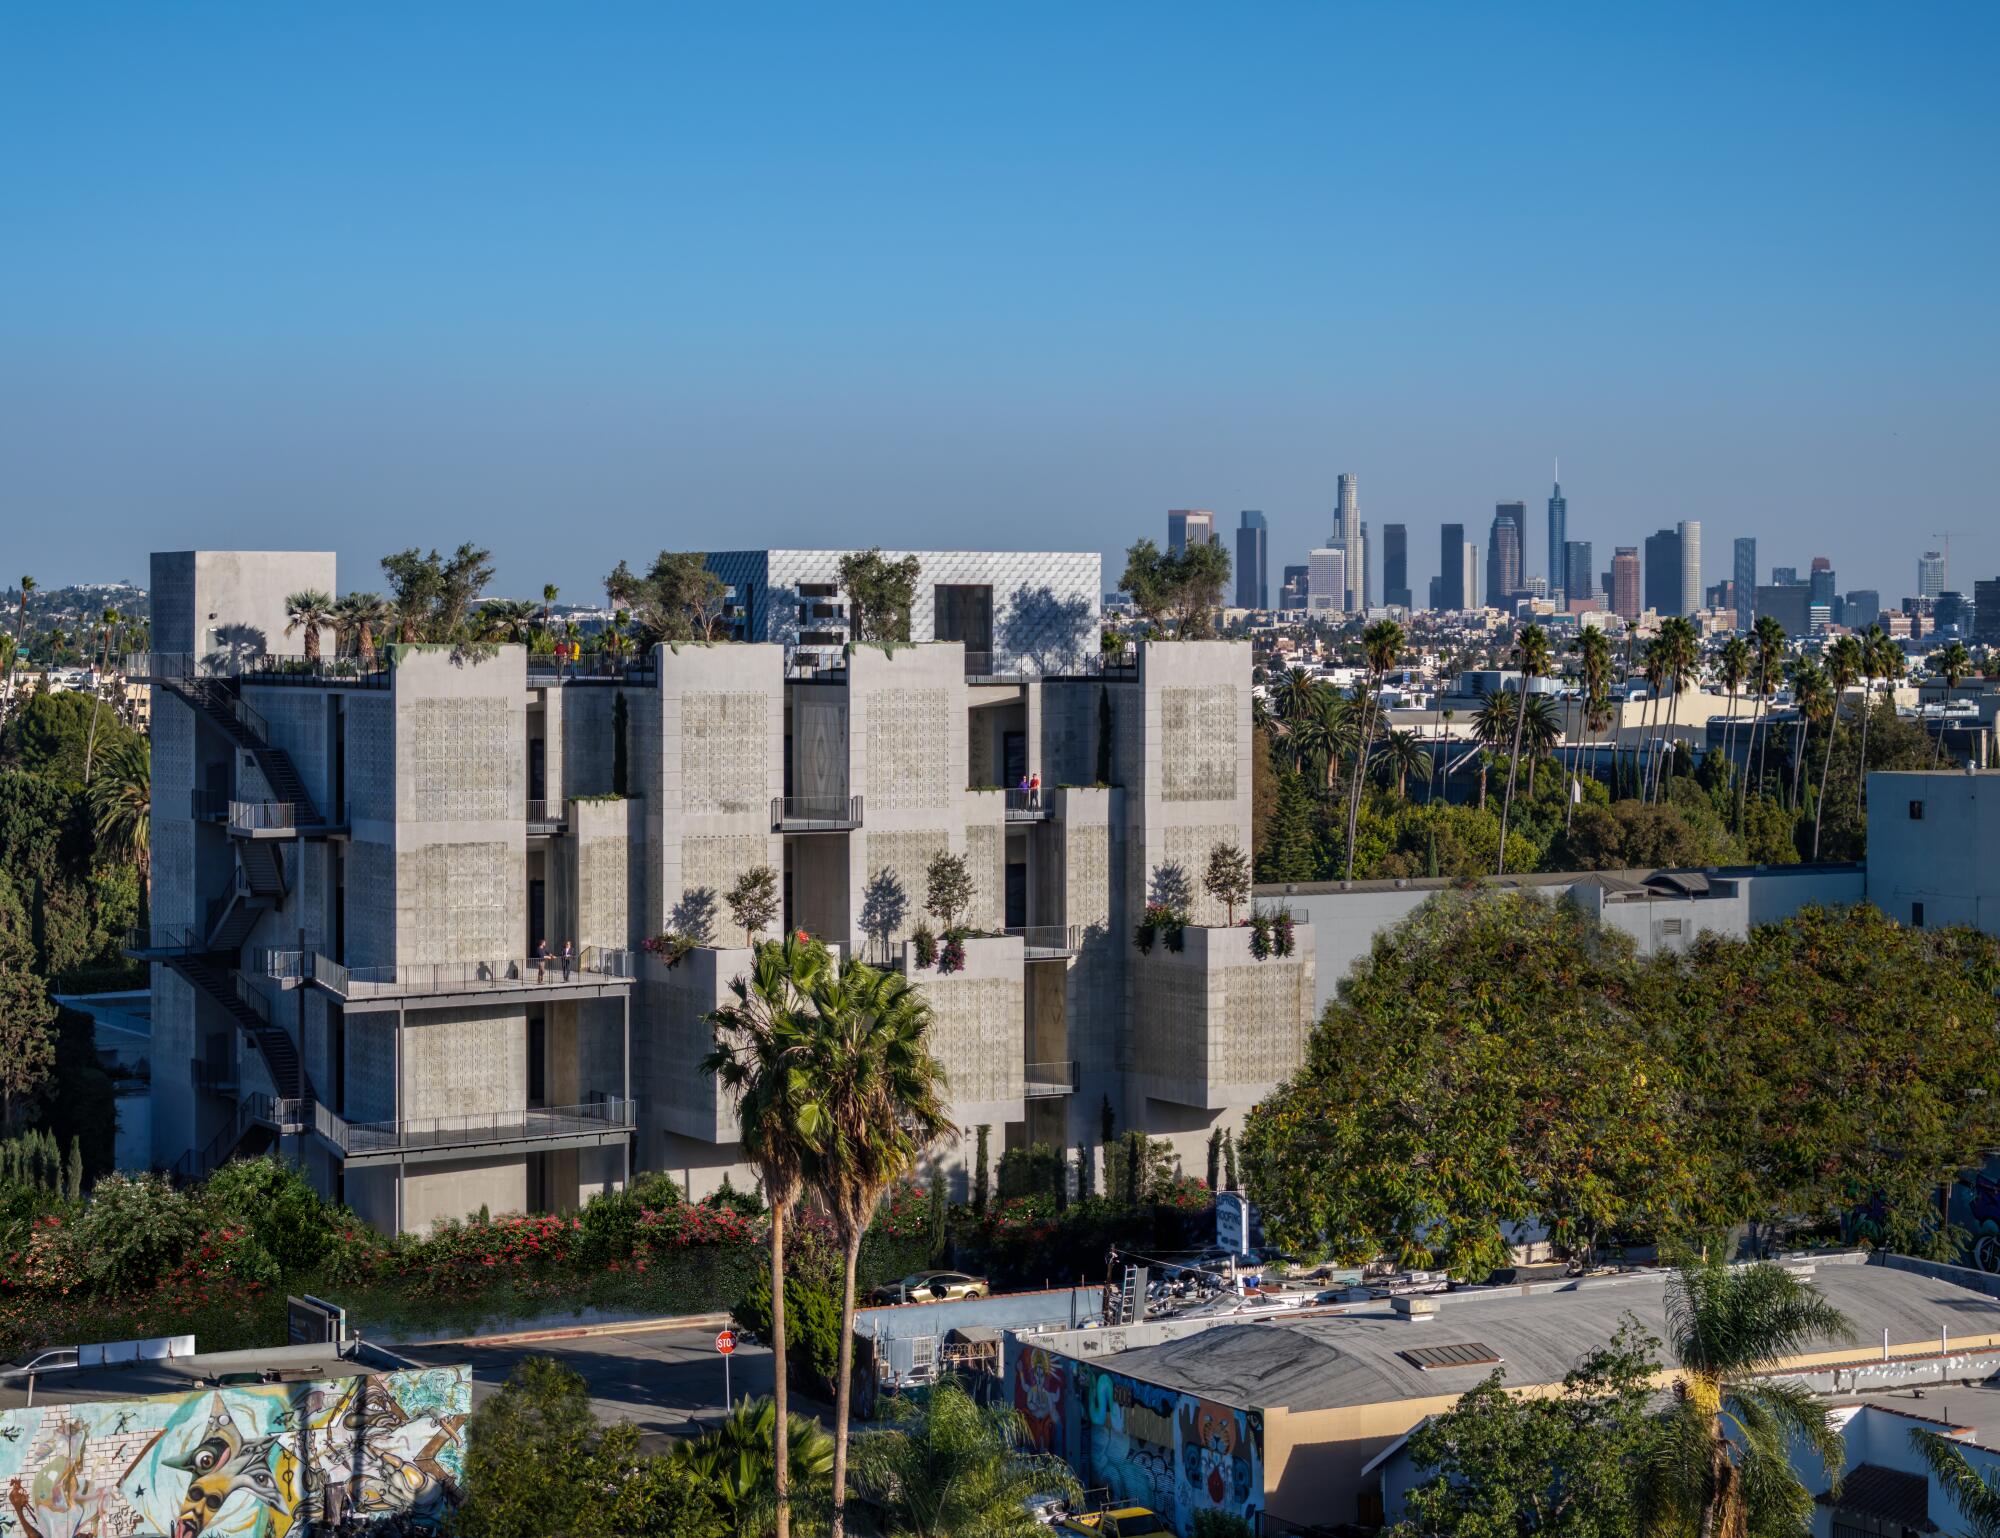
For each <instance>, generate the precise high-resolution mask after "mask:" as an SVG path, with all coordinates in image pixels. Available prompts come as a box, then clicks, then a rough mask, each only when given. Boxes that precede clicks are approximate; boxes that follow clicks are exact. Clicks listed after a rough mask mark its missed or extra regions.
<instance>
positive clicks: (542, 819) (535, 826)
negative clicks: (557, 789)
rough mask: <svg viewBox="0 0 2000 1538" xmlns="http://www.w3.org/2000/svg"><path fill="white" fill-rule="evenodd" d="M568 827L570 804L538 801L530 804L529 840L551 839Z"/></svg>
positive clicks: (531, 801) (532, 801)
mask: <svg viewBox="0 0 2000 1538" xmlns="http://www.w3.org/2000/svg"><path fill="white" fill-rule="evenodd" d="M568 825H569V803H568V802H566V801H536V800H530V801H529V802H528V837H529V838H550V837H553V836H554V835H555V834H558V833H560V832H562V831H563V830H564V829H565V828H566V827H567V826H568Z"/></svg>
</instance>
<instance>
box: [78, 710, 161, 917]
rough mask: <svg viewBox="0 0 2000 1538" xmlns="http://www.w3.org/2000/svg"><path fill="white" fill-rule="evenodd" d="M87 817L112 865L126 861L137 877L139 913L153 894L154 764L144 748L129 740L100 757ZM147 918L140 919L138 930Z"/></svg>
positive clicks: (91, 790) (143, 914)
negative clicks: (131, 865)
mask: <svg viewBox="0 0 2000 1538" xmlns="http://www.w3.org/2000/svg"><path fill="white" fill-rule="evenodd" d="M90 812H91V817H92V819H93V820H94V822H95V823H96V827H97V842H98V844H99V846H100V847H101V848H102V850H103V852H104V853H105V854H107V855H109V856H110V857H111V858H112V859H114V860H130V861H131V862H132V864H133V865H134V866H135V867H136V868H137V869H138V872H139V902H140V907H141V909H142V910H143V909H144V908H145V907H147V906H148V903H147V898H148V895H149V894H150V893H151V891H152V888H153V838H152V826H153V823H152V814H153V761H152V755H151V753H150V752H149V751H148V750H147V747H146V745H145V744H144V743H143V742H139V741H137V740H135V739H130V738H128V739H127V740H126V741H124V742H121V743H118V744H116V745H115V746H113V747H112V748H111V750H110V751H109V752H107V753H106V754H105V755H104V766H103V768H102V770H101V771H100V772H99V773H98V776H97V779H96V781H95V782H94V783H93V784H92V785H91V787H90ZM145 918H146V915H145V913H144V912H143V911H142V912H141V913H140V915H139V919H140V927H141V928H143V927H144V926H145Z"/></svg>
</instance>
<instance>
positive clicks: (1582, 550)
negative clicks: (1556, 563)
mask: <svg viewBox="0 0 2000 1538" xmlns="http://www.w3.org/2000/svg"><path fill="white" fill-rule="evenodd" d="M1562 566H1563V580H1562V590H1563V600H1564V602H1566V603H1575V602H1577V601H1578V600H1579V599H1591V598H1595V597H1596V596H1597V579H1596V577H1594V576H1593V575H1592V574H1591V569H1590V568H1591V549H1590V541H1589V540H1587V539H1571V540H1565V541H1564V542H1563V562H1562Z"/></svg>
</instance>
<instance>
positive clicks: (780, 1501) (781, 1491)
mask: <svg viewBox="0 0 2000 1538" xmlns="http://www.w3.org/2000/svg"><path fill="white" fill-rule="evenodd" d="M830 965H831V960H830V958H829V957H828V955H827V950H826V947H825V946H824V945H822V944H820V943H819V942H818V941H816V940H806V939H801V938H800V937H799V936H797V935H792V936H790V937H788V938H786V939H785V940H783V941H777V940H767V941H765V942H764V943H763V944H762V945H759V946H758V947H757V948H756V951H755V952H754V954H753V956H752V961H751V968H750V975H749V976H748V977H738V978H736V979H735V980H734V981H733V982H732V983H730V985H729V989H730V995H731V999H732V1002H730V1003H727V1004H724V1005H723V1006H722V1008H720V1009H718V1010H716V1011H715V1013H713V1014H712V1015H710V1016H709V1017H708V1018H709V1023H710V1024H711V1025H713V1026H714V1027H715V1050H714V1051H712V1052H710V1053H709V1054H708V1056H707V1057H705V1058H703V1059H702V1064H701V1066H702V1071H703V1072H704V1073H710V1074H713V1075H714V1076H715V1079H716V1082H717V1083H718V1084H720V1085H721V1086H722V1087H723V1088H724V1089H725V1090H727V1091H728V1092H729V1093H730V1094H731V1096H732V1097H733V1098H734V1100H735V1103H736V1120H737V1125H738V1127H739V1129H740V1130H739V1133H738V1138H739V1141H740V1142H741V1144H742V1147H743V1157H744V1159H745V1160H747V1161H748V1162H749V1164H750V1165H751V1166H752V1167H753V1168H754V1169H755V1170H756V1171H757V1174H758V1178H759V1179H760V1180H761V1181H762V1182H763V1186H764V1200H765V1201H766V1202H768V1203H769V1204H770V1208H771V1354H772V1356H773V1357H775V1358H776V1380H775V1388H774V1390H773V1396H772V1397H773V1399H774V1400H775V1409H774V1414H775V1415H776V1416H777V1418H778V1420H779V1421H780V1422H785V1421H786V1416H785V1398H786V1393H785V1389H786V1385H785V1219H786V1217H787V1215H788V1214H789V1213H790V1212H791V1209H792V1207H793V1205H794V1204H795V1203H796V1202H797V1201H798V1199H799V1190H800V1186H801V1184H802V1182H803V1179H804V1171H805V1165H806V1161H807V1160H808V1159H809V1158H810V1157H811V1156H812V1154H813V1152H814V1150H815V1148H816V1147H817V1145H818V1144H819V1142H820V1140H821V1137H822V1133H823V1129H822V1126H821V1115H820V1111H819V1108H818V1106H817V1105H816V1104H815V1103H814V1102H813V1101H812V1100H811V1098H810V1096H809V1095H808V1093H807V1091H808V1088H809V1086H808V1085H807V1084H806V1082H805V1075H804V1072H803V1068H804V1063H805V1059H806V1050H807V1036H806V1033H805V1031H804V1030H803V1029H802V1027H801V1025H800V1016H801V1015H802V1014H803V1013H804V1012H805V1011H806V1010H807V1009H808V1008H809V1001H810V1000H811V998H812V995H813V993H814V991H815V990H816V989H818V988H819V987H820V985H821V983H822V981H823V979H824V978H825V976H826V973H827V969H828V967H829V966H830ZM773 1463H774V1466H775V1471H776V1472H775V1480H776V1488H777V1514H776V1531H777V1535H778V1538H789V1535H790V1532H791V1481H790V1474H789V1469H788V1459H787V1453H786V1447H785V1443H784V1442H782V1441H780V1442H779V1443H778V1444H777V1448H776V1451H775V1453H774V1455H773Z"/></svg>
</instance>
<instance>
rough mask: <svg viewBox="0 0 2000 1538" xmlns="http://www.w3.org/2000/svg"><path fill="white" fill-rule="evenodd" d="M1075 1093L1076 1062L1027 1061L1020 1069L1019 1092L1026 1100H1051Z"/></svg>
mask: <svg viewBox="0 0 2000 1538" xmlns="http://www.w3.org/2000/svg"><path fill="white" fill-rule="evenodd" d="M1075 1093H1076V1063H1075V1061H1074V1060H1072V1061H1070V1062H1067V1063H1029V1064H1028V1065H1027V1066H1026V1067H1025V1068H1023V1069H1022V1070H1021V1094H1022V1097H1023V1098H1024V1099H1028V1100H1053V1099H1055V1098H1056V1097H1057V1096H1058V1095H1074V1094H1075Z"/></svg>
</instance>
